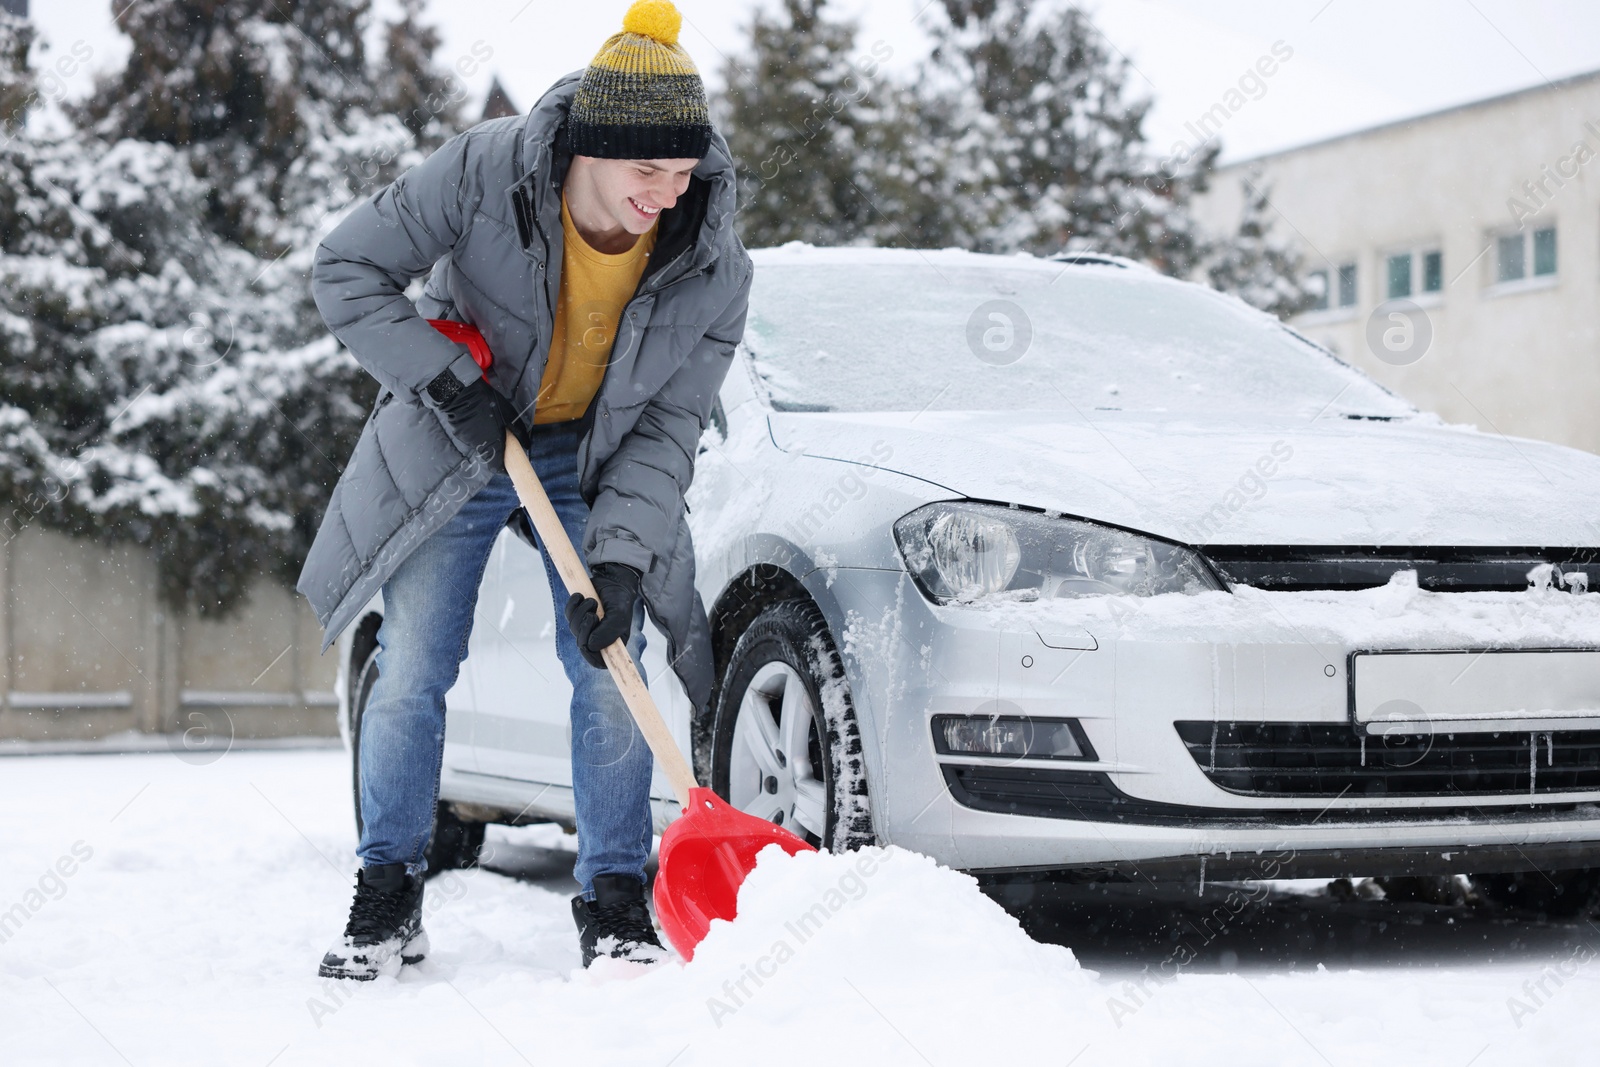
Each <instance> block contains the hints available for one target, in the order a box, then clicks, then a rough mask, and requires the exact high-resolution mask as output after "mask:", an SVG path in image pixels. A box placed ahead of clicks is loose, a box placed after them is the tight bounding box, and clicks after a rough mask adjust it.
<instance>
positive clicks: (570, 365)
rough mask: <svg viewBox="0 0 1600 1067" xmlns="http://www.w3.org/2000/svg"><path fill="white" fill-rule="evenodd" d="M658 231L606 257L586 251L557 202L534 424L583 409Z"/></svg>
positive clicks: (564, 205)
mask: <svg viewBox="0 0 1600 1067" xmlns="http://www.w3.org/2000/svg"><path fill="white" fill-rule="evenodd" d="M658 228H659V220H658V222H657V224H656V225H654V226H651V227H650V229H649V230H648V231H647V232H646V233H644V234H643V235H641V236H640V237H639V239H638V240H637V241H635V242H634V243H633V247H632V248H630V249H628V250H627V251H626V252H620V253H618V254H617V255H614V256H608V255H606V254H604V253H602V252H596V251H595V250H594V249H593V248H590V247H589V243H588V242H587V241H585V240H584V239H583V235H582V234H580V233H579V232H578V228H577V227H576V226H574V225H573V224H572V216H571V215H570V214H568V213H567V199H566V197H562V198H561V230H562V232H563V233H564V234H565V235H566V251H565V252H564V253H563V254H562V260H563V261H562V264H561V295H560V298H559V299H558V300H557V301H556V326H555V333H554V334H552V335H551V338H550V358H549V360H548V361H547V362H546V363H545V367H544V377H543V378H541V379H539V399H538V400H537V401H536V402H535V404H534V409H533V421H534V423H535V424H538V425H542V424H544V423H547V422H564V421H566V420H568V419H577V418H582V417H583V413H584V412H585V411H586V410H588V407H589V402H590V401H591V400H593V399H594V394H595V393H596V392H598V391H599V389H600V380H601V379H602V378H604V377H605V373H606V364H607V363H608V362H610V360H611V342H612V341H614V340H616V337H617V320H618V319H619V318H621V316H622V309H623V307H624V306H625V305H626V304H627V303H628V301H629V300H631V299H633V294H634V290H636V289H637V288H638V287H639V278H640V276H641V275H643V274H644V265H645V261H646V259H648V258H649V255H650V250H651V249H652V248H654V247H655V243H656V230H657V229H658Z"/></svg>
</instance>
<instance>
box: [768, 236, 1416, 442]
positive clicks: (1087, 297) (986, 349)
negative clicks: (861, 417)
mask: <svg viewBox="0 0 1600 1067" xmlns="http://www.w3.org/2000/svg"><path fill="white" fill-rule="evenodd" d="M754 258H755V261H756V271H755V280H754V283H753V289H752V292H751V297H750V316H749V321H748V324H747V328H746V333H745V343H746V348H747V350H748V351H749V353H750V355H751V359H752V363H753V365H754V367H755V368H756V371H757V373H758V375H759V376H760V377H761V379H762V380H763V382H764V383H765V384H766V387H767V389H768V392H769V395H770V397H771V400H772V403H773V406H774V407H776V408H778V409H779V410H783V411H927V410H998V411H1014V410H1023V409H1027V410H1055V409H1059V410H1062V411H1069V410H1076V411H1079V412H1085V411H1093V410H1114V411H1148V412H1171V413H1178V414H1182V413H1191V414H1201V413H1205V414H1211V415H1226V414H1233V413H1237V414H1277V415H1299V416H1303V417H1306V418H1315V417H1317V416H1319V415H1329V416H1337V415H1345V416H1350V417H1380V418H1381V417H1404V416H1407V415H1411V414H1413V413H1414V410H1413V409H1412V408H1411V407H1410V406H1409V405H1407V404H1405V403H1404V402H1403V401H1401V400H1399V399H1397V398H1396V397H1394V396H1393V395H1392V394H1390V393H1388V392H1387V391H1385V390H1384V389H1383V388H1382V387H1380V386H1379V385H1377V383H1375V382H1373V381H1372V380H1371V379H1370V378H1367V377H1366V376H1365V375H1363V374H1361V373H1360V372H1358V371H1356V370H1354V369H1353V368H1351V367H1349V366H1347V365H1345V364H1344V363H1341V362H1340V361H1339V360H1337V359H1335V358H1334V357H1333V356H1331V355H1329V354H1328V353H1326V352H1324V351H1323V350H1322V349H1320V348H1317V347H1315V346H1313V345H1311V344H1310V343H1308V342H1307V341H1305V340H1303V339H1301V338H1300V337H1298V336H1297V335H1296V334H1294V333H1292V332H1291V331H1289V330H1288V329H1286V328H1284V327H1283V326H1282V325H1280V324H1279V323H1278V321H1277V320H1276V319H1274V318H1271V317H1270V316H1267V315H1263V314H1260V313H1258V312H1256V311H1253V310H1252V309H1250V308H1248V307H1246V306H1245V305H1243V304H1242V303H1240V302H1238V301H1236V300H1231V299H1227V298H1223V297H1221V296H1219V295H1218V294H1216V293H1213V292H1212V291H1210V290H1208V289H1204V288H1202V287H1200V286H1197V285H1188V284H1184V283H1181V282H1177V281H1174V280H1172V279H1168V278H1164V277H1162V276H1160V275H1157V274H1154V273H1152V272H1150V271H1146V270H1142V269H1138V268H1132V267H1121V266H1118V265H1116V264H1115V263H1112V262H1099V263H1080V264H1066V263H1060V262H1052V261H1048V260H1040V259H1034V258H1032V257H1024V256H1016V257H1001V256H979V255H974V254H971V253H963V252H955V251H942V252H928V253H921V252H916V251H910V250H888V249H875V250H860V249H850V250H843V249H841V250H830V249H814V248H807V247H803V246H786V247H784V248H778V249H769V250H763V251H758V252H757V253H755V256H754Z"/></svg>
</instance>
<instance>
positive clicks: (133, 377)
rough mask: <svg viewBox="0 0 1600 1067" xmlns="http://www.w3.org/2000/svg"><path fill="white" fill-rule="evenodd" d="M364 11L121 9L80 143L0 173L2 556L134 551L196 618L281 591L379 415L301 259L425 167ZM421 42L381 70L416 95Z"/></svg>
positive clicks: (369, 386) (41, 146)
mask: <svg viewBox="0 0 1600 1067" xmlns="http://www.w3.org/2000/svg"><path fill="white" fill-rule="evenodd" d="M366 8H367V4H366V0H323V2H321V3H318V4H311V3H303V2H290V0H279V2H275V3H273V4H270V5H260V4H256V3H252V2H244V0H178V2H173V3H166V4H161V5H150V6H148V7H147V6H145V5H140V6H137V7H134V8H132V9H130V10H129V11H128V12H127V14H126V17H125V18H124V19H123V20H122V22H121V23H119V25H120V26H121V27H122V28H123V29H124V31H125V32H127V33H129V34H130V36H132V37H133V38H134V42H135V44H134V47H133V49H132V53H131V55H130V57H129V60H128V67H127V69H125V70H123V71H121V72H119V73H118V74H116V75H113V76H112V77H109V78H106V79H104V80H103V81H101V82H100V83H99V84H98V85H97V86H96V88H95V91H94V93H93V95H92V96H91V98H90V99H89V100H88V101H87V102H86V103H85V104H84V105H82V106H81V107H79V108H77V109H75V110H74V113H73V114H74V117H75V119H76V120H77V121H78V122H79V123H80V124H81V128H80V130H79V131H78V132H77V133H76V134H75V135H74V136H72V137H70V138H66V139H62V140H60V141H46V140H43V139H41V138H35V137H29V136H28V135H26V134H21V135H19V136H17V137H15V138H13V139H12V140H11V141H10V142H8V143H7V144H6V145H5V146H4V148H3V149H0V226H3V230H0V324H3V325H4V327H5V328H4V329H3V330H0V504H3V505H4V507H0V522H3V523H4V524H5V525H6V527H7V533H6V536H10V535H12V534H13V533H14V530H15V529H16V528H18V527H20V526H24V525H27V524H29V523H31V522H35V521H37V522H42V523H44V524H47V525H49V526H52V527H55V528H58V529H63V530H66V531H68V532H71V533H74V534H77V535H80V536H88V537H94V538H96V539H99V540H102V541H105V542H113V543H114V542H133V543H138V544H142V545H147V546H149V547H150V549H151V550H152V551H153V552H154V554H155V556H156V559H157V562H158V564H159V567H160V573H161V576H162V583H163V585H162V587H163V591H164V595H165V597H166V599H167V600H168V601H169V602H171V603H172V604H174V605H189V606H193V607H195V608H198V609H199V610H201V611H203V612H212V611H218V610H226V609H228V608H229V607H231V606H232V605H234V604H236V603H238V602H239V601H240V600H241V599H242V597H243V595H244V593H245V592H246V591H247V589H248V587H249V584H250V583H251V582H252V581H253V580H255V579H257V578H259V577H262V576H268V575H270V576H276V577H277V578H279V579H281V580H283V581H285V582H290V583H292V581H293V579H294V577H295V575H296V573H297V572H298V569H299V564H300V561H301V560H302V559H303V558H304V554H305V551H306V549H307V547H309V544H310V539H311V537H312V535H313V533H314V531H315V527H316V523H317V521H318V519H319V518H320V515H321V512H322V510H323V508H324V507H325V505H326V502H327V497H328V494H329V492H330V491H331V489H332V486H333V482H334V480H335V479H336V478H337V476H338V474H339V464H340V463H342V462H343V460H344V457H346V456H347V455H348V454H349V452H350V450H351V448H352V447H353V445H354V440H355V436H356V434H357V433H358V432H359V430H360V427H361V424H362V422H363V419H364V417H365V414H366V411H367V409H368V408H369V407H370V402H371V397H372V393H373V392H374V385H373V383H372V382H371V381H370V379H369V378H368V376H367V375H366V374H365V373H364V372H362V371H361V370H360V369H359V367H357V365H356V364H355V362H354V360H352V359H351V358H350V356H349V354H348V353H347V352H345V351H344V350H343V349H342V348H341V347H340V346H339V344H338V343H337V341H335V340H334V339H333V338H332V337H330V336H329V335H328V334H327V333H326V331H325V330H324V329H323V327H322V325H321V320H320V317H319V316H318V315H317V313H316V309H315V307H314V306H313V305H312V303H311V299H310V295H309V287H308V285H307V279H308V273H309V268H310V262H311V257H312V254H313V252H314V248H315V245H316V241H317V238H318V237H319V236H320V235H321V233H322V232H325V230H326V228H327V227H328V226H329V225H331V223H332V222H333V221H334V220H335V219H336V217H337V214H338V213H339V212H340V211H341V210H343V209H345V208H347V207H348V206H349V205H351V204H352V203H353V202H355V201H357V200H359V199H360V198H361V197H363V196H365V195H367V194H369V193H370V192H371V191H372V190H373V188H375V187H376V186H377V185H378V184H379V183H381V182H383V181H386V180H388V179H389V178H390V177H392V176H393V174H394V173H395V172H397V170H398V169H399V168H401V167H403V166H406V165H409V164H410V163H411V162H415V161H416V160H417V159H419V158H420V157H421V155H422V152H423V150H424V149H425V148H426V147H428V145H427V144H426V141H419V139H418V135H417V134H415V133H413V131H412V130H411V129H410V128H408V127H407V126H406V125H405V123H404V121H403V120H402V118H400V117H397V116H394V115H391V114H385V113H381V112H380V111H379V110H378V109H379V108H381V107H382V106H383V103H382V101H383V100H384V99H387V100H389V101H390V102H391V104H393V103H395V102H396V101H415V99H416V98H415V97H414V96H412V97H404V95H403V94H400V95H390V96H387V97H385V95H384V94H382V93H379V92H377V91H375V90H374V88H373V86H375V85H378V84H380V83H381V82H382V80H383V79H384V78H385V77H387V74H386V73H385V72H384V71H383V70H380V69H375V68H376V67H377V64H371V63H369V61H368V60H367V58H366V56H365V55H364V53H363V51H362V45H361V33H362V29H363V26H364V19H365V16H366ZM415 17H416V11H415V10H414V9H408V10H406V11H405V12H403V13H402V17H401V20H400V21H401V22H402V23H405V22H406V21H407V20H408V19H409V20H411V24H412V25H413V27H414V26H415ZM391 40H392V38H391ZM433 40H435V38H433V37H431V36H429V35H428V34H427V33H425V32H423V33H419V34H418V35H417V37H416V38H415V40H414V41H413V42H408V44H409V43H415V42H416V41H420V42H422V45H423V47H422V48H420V49H419V48H412V49H410V50H409V51H407V52H406V54H405V55H404V56H393V57H390V62H391V63H393V64H395V65H399V66H402V67H406V68H407V69H408V70H409V71H410V72H411V73H410V74H408V75H407V81H408V83H409V84H410V85H412V86H413V87H418V88H430V87H432V86H437V85H439V84H442V78H441V76H440V75H439V74H438V73H437V72H435V71H433V70H432V69H431V67H430V66H429V63H428V57H427V54H426V48H427V47H431V45H429V44H428V42H430V41H433ZM7 43H8V41H7V39H6V38H4V37H3V36H0V54H11V52H8V51H7V50H6V48H5V47H4V46H5V45H6V44H7ZM13 51H14V50H13ZM22 55H23V57H24V63H23V66H24V69H23V70H22V71H21V72H20V73H19V72H16V71H13V72H12V73H11V74H8V75H7V76H6V79H7V80H0V90H3V89H4V88H5V87H6V86H9V85H11V84H13V83H15V82H16V81H17V80H18V79H19V78H20V79H22V80H26V76H27V74H26V69H25V66H26V64H25V57H26V49H23V50H22ZM430 91H431V89H430ZM396 106H398V105H396ZM430 106H431V105H430ZM413 110H414V108H413ZM449 115H450V113H449V111H448V109H440V111H439V112H438V116H449ZM438 116H436V117H435V118H434V119H430V120H429V122H428V123H426V124H424V125H422V127H421V128H422V130H423V134H422V136H423V138H425V139H427V140H431V139H433V138H435V137H437V136H439V135H440V134H441V133H442V129H443V125H444V123H445V122H446V121H447V119H446V118H444V117H438ZM413 117H414V116H413ZM449 121H453V119H450V120H449ZM5 516H9V518H3V517H5Z"/></svg>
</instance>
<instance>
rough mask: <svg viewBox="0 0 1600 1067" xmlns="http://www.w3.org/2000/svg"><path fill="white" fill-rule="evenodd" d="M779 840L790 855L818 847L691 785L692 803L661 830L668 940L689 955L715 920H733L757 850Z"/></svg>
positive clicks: (660, 878)
mask: <svg viewBox="0 0 1600 1067" xmlns="http://www.w3.org/2000/svg"><path fill="white" fill-rule="evenodd" d="M768 845H777V846H779V847H780V848H782V849H783V850H784V851H785V852H787V853H788V854H789V855H791V856H792V855H794V854H795V853H796V852H815V851H816V849H814V848H812V847H811V846H810V845H808V844H806V843H805V842H804V841H802V840H800V838H798V837H796V836H795V835H794V834H792V833H790V832H789V831H788V830H785V829H784V828H783V827H781V826H776V825H774V824H773V823H770V822H767V820H765V819H759V818H757V817H756V816H754V815H749V814H746V813H745V812H742V811H740V810H739V809H738V808H735V807H733V806H732V805H731V804H729V803H728V802H727V801H725V800H723V799H722V798H721V797H719V796H717V794H715V793H713V792H712V791H711V790H709V789H706V788H704V787H701V788H699V789H691V790H689V806H688V808H686V809H684V812H683V814H682V815H680V816H678V818H677V819H676V820H675V821H674V822H673V823H672V825H670V826H668V827H667V832H666V833H664V834H662V835H661V860H660V863H661V866H660V869H659V870H658V871H657V872H656V887H655V900H656V917H657V918H659V919H660V920H661V929H663V930H665V931H666V934H667V940H668V941H671V942H672V947H673V948H675V949H677V950H678V954H679V955H680V956H682V957H683V958H684V959H686V960H692V959H694V950H695V946H696V945H698V944H700V942H701V940H702V939H703V938H704V937H705V936H706V933H707V932H708V931H709V930H710V929H711V920H712V919H730V920H731V919H732V918H733V917H734V914H735V912H736V911H737V910H738V903H739V886H740V885H742V884H743V883H744V879H745V875H747V874H749V873H750V872H751V871H752V870H754V869H755V865H756V853H758V852H760V851H761V850H762V849H764V848H766V847H767V846H768Z"/></svg>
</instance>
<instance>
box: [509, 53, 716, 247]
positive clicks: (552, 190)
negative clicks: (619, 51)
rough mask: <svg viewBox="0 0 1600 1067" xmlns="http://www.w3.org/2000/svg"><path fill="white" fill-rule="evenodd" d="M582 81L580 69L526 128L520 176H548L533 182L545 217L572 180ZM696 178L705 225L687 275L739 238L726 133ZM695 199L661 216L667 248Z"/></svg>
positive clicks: (542, 102)
mask: <svg viewBox="0 0 1600 1067" xmlns="http://www.w3.org/2000/svg"><path fill="white" fill-rule="evenodd" d="M582 79H583V71H581V70H575V71H573V72H572V73H571V74H568V75H566V76H564V77H562V78H561V79H560V80H559V81H557V82H556V83H555V84H554V85H552V86H551V87H550V88H549V89H547V90H545V94H544V96H542V97H540V98H539V102H538V103H537V104H535V105H534V106H533V110H532V111H530V112H529V113H528V119H527V122H526V123H525V124H524V126H523V134H522V137H523V142H522V167H523V172H524V173H523V174H522V175H521V176H520V177H521V180H522V181H526V180H527V179H529V178H530V177H532V176H534V175H535V174H545V175H548V178H549V180H548V181H544V182H533V183H532V188H533V192H534V196H535V198H536V200H535V208H536V210H537V212H538V213H539V214H540V215H541V216H543V215H545V212H546V204H545V198H546V197H547V196H549V197H552V198H555V197H559V193H560V189H561V183H562V182H564V181H565V180H566V176H567V167H568V165H569V164H570V163H571V162H572V153H571V151H570V150H569V149H568V148H567V139H566V134H565V130H566V123H567V115H568V113H569V112H570V111H571V109H572V99H573V97H574V96H576V95H577V92H578V83H579V82H580V81H581V80H582ZM693 177H694V178H695V179H697V180H699V181H701V182H704V183H705V191H704V195H703V200H704V204H705V219H704V221H703V223H702V224H701V226H700V231H699V234H698V235H690V236H691V239H694V252H693V254H692V255H691V256H690V257H689V259H688V260H687V261H686V262H685V264H684V267H683V271H684V272H687V271H695V270H700V269H701V268H703V267H705V266H707V265H708V264H710V263H711V262H712V261H713V260H715V259H717V258H718V257H719V256H721V255H722V254H723V253H724V252H725V251H726V250H727V245H728V243H729V240H730V239H731V238H732V236H733V232H734V231H733V219H734V209H735V204H736V200H737V194H738V171H737V170H736V169H735V167H734V164H733V153H732V152H731V151H730V150H729V149H728V142H727V141H726V140H724V139H723V136H722V133H721V131H718V130H713V131H712V134H711V147H710V148H709V149H707V150H706V155H705V158H703V159H701V160H700V165H699V166H698V167H696V168H695V169H694V173H693ZM694 199H695V198H694V197H692V196H690V195H688V194H686V195H685V198H684V199H683V200H681V201H680V203H679V205H678V206H677V207H674V208H671V209H669V210H667V211H664V212H662V213H661V227H662V235H661V238H660V240H661V243H662V244H663V246H665V245H666V244H668V237H669V233H668V231H669V229H670V226H669V223H670V222H671V221H673V220H671V219H669V216H671V215H672V214H673V212H675V211H677V212H681V211H682V210H684V209H685V208H688V207H689V206H690V203H692V202H693V200H694ZM558 209H559V199H555V200H554V201H553V202H552V203H550V205H549V210H552V211H556V210H558ZM557 217H559V215H558V216H557ZM706 235H710V236H711V237H712V239H710V240H706V239H703V238H704V237H705V236H706ZM696 238H698V239H696ZM670 258H671V257H670V256H667V257H663V259H662V260H661V262H663V263H664V262H666V260H669V259H670Z"/></svg>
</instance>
